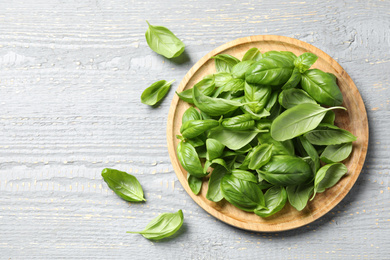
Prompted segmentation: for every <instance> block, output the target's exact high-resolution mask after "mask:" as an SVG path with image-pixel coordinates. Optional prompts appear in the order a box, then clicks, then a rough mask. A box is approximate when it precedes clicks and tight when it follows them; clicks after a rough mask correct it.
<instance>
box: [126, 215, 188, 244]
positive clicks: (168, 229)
mask: <svg viewBox="0 0 390 260" xmlns="http://www.w3.org/2000/svg"><path fill="white" fill-rule="evenodd" d="M183 220H184V216H183V212H182V210H179V211H178V212H176V213H163V214H161V215H159V216H158V217H156V218H154V219H153V220H152V221H150V222H149V224H148V225H146V227H145V229H144V230H142V231H137V232H132V231H127V232H126V233H133V234H141V235H142V236H144V237H145V238H147V239H151V240H160V239H163V238H166V237H170V236H172V235H173V234H175V233H176V232H177V231H178V230H179V229H180V227H181V226H182V225H183Z"/></svg>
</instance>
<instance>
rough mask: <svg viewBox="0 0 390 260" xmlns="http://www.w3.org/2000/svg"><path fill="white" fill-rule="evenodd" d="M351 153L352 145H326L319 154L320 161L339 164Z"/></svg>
mask: <svg viewBox="0 0 390 260" xmlns="http://www.w3.org/2000/svg"><path fill="white" fill-rule="evenodd" d="M351 152H352V143H345V144H336V145H328V146H327V147H326V148H325V150H324V151H323V152H322V154H321V157H320V158H321V161H323V162H325V163H335V162H341V161H344V160H345V159H347V158H348V156H349V155H350V154H351Z"/></svg>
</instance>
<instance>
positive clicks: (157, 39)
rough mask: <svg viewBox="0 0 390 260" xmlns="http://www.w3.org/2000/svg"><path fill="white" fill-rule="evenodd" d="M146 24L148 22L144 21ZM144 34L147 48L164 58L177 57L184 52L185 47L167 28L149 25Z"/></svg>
mask: <svg viewBox="0 0 390 260" xmlns="http://www.w3.org/2000/svg"><path fill="white" fill-rule="evenodd" d="M146 22H147V23H148V21H146ZM148 25H149V28H148V30H147V31H146V33H145V37H146V42H147V43H148V45H149V47H150V48H151V49H152V50H153V51H155V52H157V53H158V54H160V55H163V56H165V57H166V58H168V59H170V58H174V57H178V56H179V55H180V54H182V52H183V51H184V48H185V45H184V43H183V42H182V41H180V40H179V38H177V37H176V36H175V35H174V34H173V33H172V32H171V31H170V30H168V28H165V27H163V26H153V25H151V24H149V23H148Z"/></svg>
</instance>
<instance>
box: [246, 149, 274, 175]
mask: <svg viewBox="0 0 390 260" xmlns="http://www.w3.org/2000/svg"><path fill="white" fill-rule="evenodd" d="M272 147H273V145H272V144H271V145H270V144H261V145H258V146H256V147H255V148H253V153H252V154H251V160H250V162H249V165H248V168H249V169H251V170H256V169H259V168H260V167H261V166H263V165H265V164H266V163H267V162H269V160H270V159H271V155H272Z"/></svg>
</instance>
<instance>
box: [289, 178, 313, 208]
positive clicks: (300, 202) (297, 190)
mask: <svg viewBox="0 0 390 260" xmlns="http://www.w3.org/2000/svg"><path fill="white" fill-rule="evenodd" d="M286 191H287V197H288V201H289V202H290V204H291V206H293V207H294V208H296V209H297V210H298V211H301V210H303V209H304V208H305V207H306V205H307V202H308V201H309V199H310V196H311V195H312V194H313V191H314V185H313V183H308V184H300V185H290V186H287V187H286Z"/></svg>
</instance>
